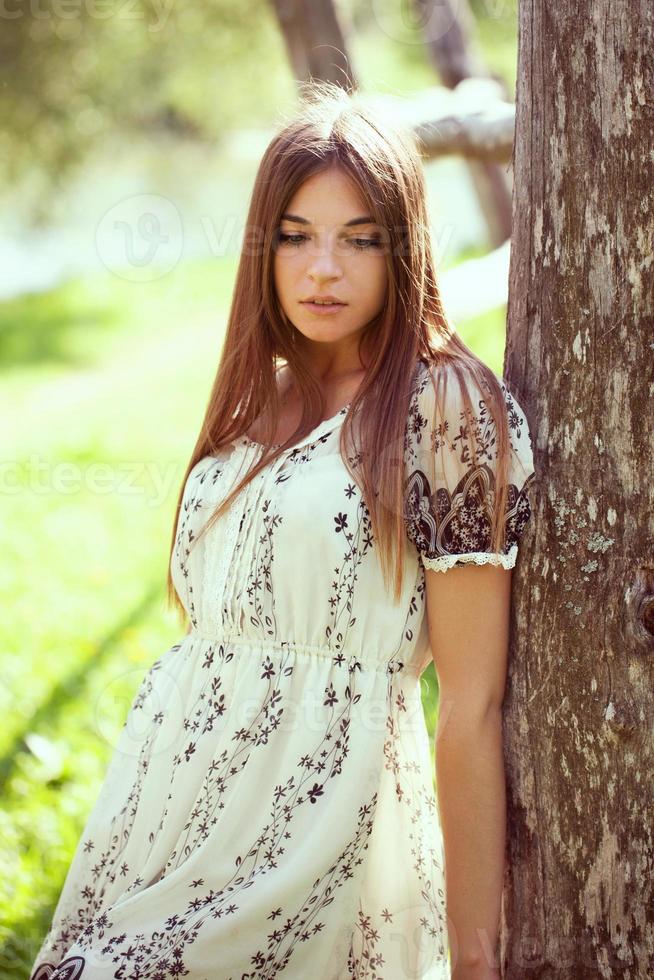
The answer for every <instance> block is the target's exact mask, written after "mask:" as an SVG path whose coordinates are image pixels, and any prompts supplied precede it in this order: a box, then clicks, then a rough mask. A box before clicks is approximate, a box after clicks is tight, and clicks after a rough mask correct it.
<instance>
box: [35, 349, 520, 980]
mask: <svg viewBox="0 0 654 980" xmlns="http://www.w3.org/2000/svg"><path fill="white" fill-rule="evenodd" d="M423 370H424V367H423V368H419V370H418V371H417V373H416V389H415V397H414V399H413V400H412V409H411V415H410V418H409V419H408V430H409V431H410V436H411V440H412V441H411V443H410V445H409V464H410V466H409V469H408V470H407V493H408V500H409V501H414V502H415V501H418V502H419V501H421V500H422V501H423V502H424V501H427V502H428V506H427V507H426V508H425V509H424V510H423V509H421V508H422V505H419V506H418V507H417V509H416V511H415V513H416V518H415V520H414V522H413V524H410V525H409V527H408V528H407V531H408V533H407V537H406V543H405V544H406V550H405V556H404V557H405V563H406V575H405V581H404V587H403V591H402V595H401V597H400V601H399V602H398V603H394V602H392V601H390V599H389V598H388V597H387V596H386V595H385V592H384V589H385V586H384V582H383V577H382V574H381V568H380V563H379V560H378V554H377V546H376V542H375V540H374V536H373V533H372V528H371V523H370V515H369V512H368V510H367V508H366V506H365V504H364V502H363V499H362V496H361V493H360V490H359V489H358V487H357V486H355V485H354V484H353V483H352V478H351V476H350V474H349V473H348V471H347V469H346V467H345V465H344V463H343V460H342V459H341V455H340V448H339V435H340V427H341V423H342V421H343V418H344V416H345V410H342V411H341V412H339V413H338V414H337V415H335V416H334V417H333V418H331V419H326V420H325V421H324V422H321V423H320V424H319V425H318V426H317V427H316V429H315V430H314V431H313V432H311V433H309V434H308V436H307V437H306V438H305V439H304V440H303V441H302V442H301V443H299V444H298V445H296V446H293V447H291V448H289V449H288V450H286V451H285V452H284V453H282V455H281V456H280V457H279V459H277V460H275V461H274V462H273V463H272V464H270V465H269V466H267V467H266V468H264V470H263V471H262V472H261V473H260V474H259V475H258V477H257V478H255V480H253V481H252V482H251V483H250V484H248V486H247V487H245V488H244V489H243V490H242V491H241V492H240V493H239V494H238V496H237V497H236V498H235V500H234V502H233V504H232V507H231V508H229V510H228V512H227V513H226V514H225V515H223V517H222V518H221V519H220V520H219V521H218V522H216V523H215V525H214V526H213V527H211V528H209V529H208V531H207V533H206V534H203V535H201V534H200V532H201V531H202V529H203V528H204V526H205V524H206V522H207V520H208V518H209V516H210V514H211V513H212V511H213V510H214V508H215V507H216V506H217V505H218V503H219V502H220V501H221V500H222V499H223V498H224V496H225V495H226V494H227V493H228V492H229V490H230V489H231V487H232V486H233V485H234V481H235V480H236V479H237V478H239V474H240V473H241V471H242V469H243V467H245V466H247V465H249V463H250V462H251V461H252V460H253V459H254V458H256V456H257V454H258V453H259V452H260V451H261V447H260V446H258V445H257V444H256V443H254V442H252V441H251V440H250V439H248V438H242V439H238V440H235V441H234V442H233V444H232V445H230V446H228V447H225V448H224V449H223V450H221V451H220V452H219V453H218V454H217V455H215V456H207V457H205V458H204V459H202V460H200V461H199V462H198V463H197V464H196V465H195V466H194V467H193V469H192V470H191V472H190V473H189V476H188V479H187V481H186V485H185V487H184V494H183V498H182V506H181V509H180V513H179V519H178V523H177V528H176V537H175V545H174V548H173V556H172V561H171V573H172V575H173V580H174V582H175V586H176V588H177V590H178V593H179V595H180V597H181V599H182V602H183V603H184V606H185V608H186V610H187V612H188V616H189V619H190V623H191V631H190V632H189V633H188V634H187V635H186V636H184V637H183V639H181V640H180V641H178V642H176V643H175V644H173V645H172V646H171V647H170V648H169V649H168V650H167V651H165V652H164V653H163V654H162V655H161V656H160V657H159V658H158V659H157V660H155V662H154V663H153V664H152V666H151V667H150V668H149V670H148V671H147V673H146V675H145V676H144V678H143V680H142V682H141V685H140V687H139V689H138V691H137V692H136V694H135V696H134V699H133V702H132V704H131V706H130V709H129V712H128V714H127V717H126V720H125V724H124V726H123V728H122V730H121V732H120V735H119V738H118V741H117V743H116V746H115V749H114V752H113V755H112V757H111V759H110V763H109V766H108V769H107V772H106V776H105V779H104V782H103V784H102V787H101V789H100V792H99V795H98V798H97V800H96V803H95V805H94V807H93V808H92V810H91V812H90V814H89V816H88V819H87V822H86V826H85V827H84V830H83V833H82V835H81V837H80V840H79V843H78V846H77V849H76V851H75V854H74V857H73V860H72V862H71V866H70V868H69V871H68V874H67V877H66V880H65V882H64V884H63V887H62V890H61V893H60V896H59V900H58V903H57V907H56V909H55V912H54V916H53V919H52V923H51V927H50V929H49V931H48V934H47V936H46V937H45V938H44V940H43V944H42V947H41V950H40V951H39V954H38V956H37V958H36V961H35V963H34V966H33V970H32V975H31V980H78V978H79V980H167V978H176V977H180V978H181V977H185V978H188V980H278V978H283V980H307V978H308V977H311V978H315V980H355V978H356V980H409V978H411V980H416V978H422V980H448V978H449V977H450V964H449V957H448V942H447V928H446V913H445V883H444V857H443V840H442V834H441V828H440V824H439V817H438V807H437V801H436V796H435V788H434V774H433V772H432V769H433V767H432V763H431V755H430V748H429V741H428V737H427V730H426V727H425V719H424V713H423V710H422V700H421V690H420V675H421V673H422V671H423V670H424V668H425V667H426V666H427V665H428V663H429V662H430V660H431V651H430V648H429V637H428V629H427V621H426V617H425V569H424V565H423V561H425V557H424V556H426V560H429V556H430V555H431V556H432V557H433V556H437V557H438V556H440V555H441V552H440V550H439V549H441V548H443V549H448V548H449V551H450V553H451V552H453V551H454V552H457V551H458V550H459V549H462V550H463V548H464V547H465V549H469V548H471V547H475V548H478V547H479V545H480V543H481V542H483V538H480V537H479V536H477V537H475V531H474V528H475V527H476V525H475V523H474V512H475V508H476V506H477V503H476V501H477V500H478V499H480V498H478V496H477V494H478V493H481V491H482V490H484V489H487V488H488V485H489V484H488V483H484V481H485V480H486V481H488V480H489V479H490V476H489V473H490V470H489V471H486V470H482V471H481V472H474V471H473V473H472V476H473V481H472V483H471V484H468V483H466V482H465V479H464V477H465V476H466V474H468V467H467V466H466V465H465V461H460V460H459V459H458V457H457V460H456V465H457V467H458V468H459V470H460V473H459V474H458V475H456V476H455V478H454V479H453V482H452V483H442V484H441V485H437V484H436V483H432V482H430V481H432V480H433V479H434V473H435V470H433V469H430V467H429V466H427V465H424V464H423V465H422V466H420V467H419V466H415V465H413V463H414V459H413V457H412V455H411V452H410V449H411V446H412V445H413V443H414V441H415V444H416V445H417V444H419V443H420V442H423V443H424V441H425V440H431V434H430V432H429V425H430V423H429V421H428V420H429V419H431V418H432V416H431V415H430V414H429V406H428V403H427V401H426V398H425V396H424V392H425V389H424V388H423V387H421V385H422V372H423ZM423 419H424V420H425V421H424V422H423ZM520 435H521V438H522V437H524V441H525V443H526V441H527V439H526V436H527V434H526V430H525V429H522V431H521V434H520ZM432 445H433V443H432ZM522 458H523V459H526V457H524V456H523V457H522ZM448 476H449V474H448ZM475 481H476V482H475ZM514 482H515V487H516V489H518V488H519V491H520V492H522V491H523V489H524V481H523V480H520V479H519V475H518V471H517V470H516V476H515V481H514ZM475 486H476V487H477V488H478V489H474V487H475ZM440 490H442V491H443V494H446V495H443V494H441V496H438V492H439V491H440ZM461 494H463V498H462V499H464V500H465V501H466V504H465V507H463V508H460V507H459V506H458V504H457V506H456V511H457V513H459V512H460V514H461V516H460V518H459V519H457V521H456V522H453V521H451V522H449V524H447V528H444V526H443V519H444V517H445V518H447V515H448V513H450V512H451V511H452V507H453V505H452V501H454V500H457V501H458V500H459V499H460V495H461ZM448 495H449V496H448ZM516 500H517V498H516ZM522 500H523V501H524V497H523V498H522ZM525 514H526V510H525V505H524V502H522V503H520V501H519V500H517V502H516V506H515V508H512V512H511V514H510V515H509V517H510V519H511V520H512V521H513V523H512V533H513V535H514V539H515V538H516V537H517V535H518V534H519V533H520V531H521V529H522V527H523V526H524V521H525V519H526V518H525ZM417 515H423V516H420V519H418V516H417ZM464 515H466V516H465V520H464ZM446 523H447V522H446Z"/></svg>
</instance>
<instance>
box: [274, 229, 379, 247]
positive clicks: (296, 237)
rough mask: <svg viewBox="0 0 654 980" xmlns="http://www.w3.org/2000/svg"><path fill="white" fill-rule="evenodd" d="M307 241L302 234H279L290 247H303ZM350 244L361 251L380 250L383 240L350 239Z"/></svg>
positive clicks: (281, 240) (281, 232)
mask: <svg viewBox="0 0 654 980" xmlns="http://www.w3.org/2000/svg"><path fill="white" fill-rule="evenodd" d="M306 240H307V238H306V235H300V234H297V233H296V234H288V233H285V232H283V231H280V233H279V241H280V242H285V243H286V244H288V245H301V244H302V242H305V241H306ZM347 241H348V243H349V244H351V245H354V247H355V248H358V249H360V250H361V251H366V250H367V249H369V248H378V247H379V246H380V245H381V239H379V238H349V239H348V240H347Z"/></svg>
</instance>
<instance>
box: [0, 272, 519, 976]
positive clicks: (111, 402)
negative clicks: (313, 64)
mask: <svg viewBox="0 0 654 980" xmlns="http://www.w3.org/2000/svg"><path fill="white" fill-rule="evenodd" d="M235 267H236V262H235V260H222V261H216V260H213V261H208V262H199V263H193V264H188V265H183V266H180V267H178V268H176V269H175V270H174V272H172V273H170V274H169V275H167V276H165V277H163V278H162V279H160V280H158V281H155V282H151V283H148V284H142V285H136V284H134V283H130V282H127V281H125V280H122V279H119V278H117V277H107V278H100V277H98V278H92V279H86V280H84V281H77V282H72V283H69V284H67V285H64V286H62V287H60V288H59V289H54V290H51V291H50V292H48V293H45V294H42V295H40V296H25V297H23V298H21V299H15V300H12V301H11V302H9V303H5V304H4V306H2V307H0V354H1V356H2V358H3V361H4V364H5V368H4V373H3V386H2V392H1V393H0V410H2V412H3V416H2V417H3V418H5V419H7V418H10V419H12V420H14V423H15V424H14V425H12V426H6V427H5V429H4V432H3V435H2V449H3V457H2V458H3V460H4V466H5V475H6V477H7V474H9V476H10V479H9V478H6V479H5V483H4V485H5V488H7V487H9V486H11V487H15V489H12V490H11V491H9V490H6V492H5V494H4V495H3V504H4V515H3V516H4V520H3V521H2V522H0V545H1V546H2V553H3V558H4V561H3V563H2V566H0V567H1V569H2V570H1V571H0V576H2V585H3V587H4V595H5V597H6V599H5V606H4V608H5V610H7V611H10V614H9V615H6V616H5V617H4V619H3V622H2V624H1V625H0V631H1V634H0V635H1V638H2V650H3V685H2V687H1V688H0V710H1V712H2V717H3V725H2V727H1V729H0V781H1V782H2V786H3V798H4V801H5V802H4V808H3V811H2V814H1V815H0V821H1V827H0V830H1V831H2V844H1V845H0V861H1V862H2V863H1V868H2V872H3V873H2V875H1V884H0V922H1V925H0V975H1V976H2V977H3V978H7V980H18V978H26V977H27V976H28V971H29V968H30V966H31V964H32V962H33V960H34V957H35V956H36V954H37V952H38V949H39V946H40V943H41V941H42V939H43V936H44V935H45V932H46V930H47V927H48V925H49V921H50V916H51V913H52V911H53V906H54V903H55V901H56V899H57V896H58V894H59V890H60V888H61V885H62V883H63V879H64V876H65V874H66V870H67V867H68V864H69V862H70V859H71V857H72V853H73V850H74V848H75V845H76V843H77V840H78V839H79V836H80V834H81V833H82V830H83V827H84V823H85V820H86V819H87V817H88V815H89V812H90V810H91V808H92V805H93V803H94V801H95V798H96V796H97V793H98V790H99V787H100V785H101V782H102V779H103V776H104V772H105V769H106V766H107V764H108V761H109V758H110V756H111V753H112V749H113V746H114V745H115V742H116V738H117V736H118V733H119V731H120V729H121V727H122V724H123V722H124V719H125V716H126V713H127V711H128V708H129V704H130V702H131V699H132V698H133V696H134V693H135V691H136V689H137V687H138V685H139V683H140V681H141V679H142V677H143V675H144V673H145V671H146V669H147V668H148V666H149V665H150V664H151V663H152V662H153V661H154V659H155V658H156V657H157V656H158V655H160V654H161V653H162V652H163V651H164V650H165V649H167V648H168V647H169V646H170V645H172V643H174V642H176V641H177V640H178V639H179V636H180V624H179V621H178V620H177V618H176V616H174V615H173V614H172V613H171V612H170V611H168V610H166V609H165V607H164V583H165V570H166V565H167V559H168V549H169V543H170V534H171V530H172V519H173V510H174V505H175V502H176V496H177V492H178V489H179V484H180V481H181V478H182V475H183V468H184V467H185V465H186V461H187V459H188V457H189V454H190V452H191V449H192V446H193V443H194V441H195V437H196V433H197V431H198V428H199V425H200V422H201V419H202V415H203V413H204V409H205V402H206V399H207V397H208V394H209V387H210V383H211V380H212V376H213V373H214V370H215V365H216V362H217V359H218V355H219V351H220V345H221V342H222V331H223V329H224V323H225V318H226V312H227V308H228V303H229V299H230V297H231V288H232V282H233V277H234V274H235ZM461 332H462V333H463V335H464V338H465V339H466V341H467V342H468V343H470V344H471V346H473V347H474V348H475V349H477V350H479V352H480V353H482V351H483V352H485V353H486V359H487V360H488V361H489V363H491V365H492V366H493V367H494V368H495V370H501V355H502V348H503V333H504V312H503V310H502V311H495V312H493V313H492V314H489V315H488V316H486V317H484V318H480V319H479V320H478V321H476V322H475V323H474V324H471V325H470V327H469V329H468V328H466V329H465V330H463V329H462V331H461ZM489 355H490V356H489ZM482 356H483V355H482ZM100 463H102V464H108V465H107V470H108V473H109V475H110V477H111V479H110V480H109V481H107V480H106V477H105V479H104V480H103V478H102V474H101V472H99V471H98V472H95V470H96V469H97V468H98V466H99V464H100ZM422 689H423V703H424V708H425V715H426V719H427V725H428V730H429V732H430V735H433V732H434V727H435V723H436V679H435V674H434V668H433V664H431V665H430V666H429V668H428V670H427V671H426V672H425V674H424V675H423V684H422Z"/></svg>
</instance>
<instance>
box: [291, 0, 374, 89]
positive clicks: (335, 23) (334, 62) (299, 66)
mask: <svg viewBox="0 0 654 980" xmlns="http://www.w3.org/2000/svg"><path fill="white" fill-rule="evenodd" d="M272 6H273V9H274V11H275V13H276V15H277V20H278V22H279V26H280V29H281V31H282V34H283V35H284V41H285V42H286V50H287V51H288V56H289V59H290V62H291V68H292V71H293V74H294V75H295V78H296V79H297V80H298V81H300V82H302V81H308V80H309V79H310V78H315V79H322V80H324V81H329V82H335V83H336V84H337V85H340V86H341V87H342V88H344V89H346V90H348V91H351V90H352V89H354V88H355V87H356V84H357V83H356V79H355V76H354V71H353V69H352V62H351V60H350V57H349V55H348V51H347V45H346V42H345V36H344V34H343V30H342V28H341V25H340V23H339V20H338V17H337V16H336V10H335V9H334V4H333V0H272Z"/></svg>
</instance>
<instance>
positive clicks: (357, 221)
mask: <svg viewBox="0 0 654 980" xmlns="http://www.w3.org/2000/svg"><path fill="white" fill-rule="evenodd" d="M284 219H285V220H286V221H294V222H295V223H296V224H298V225H310V224H311V222H310V221H309V220H308V218H302V217H300V215H299V214H288V212H287V213H285V214H283V215H282V220H284ZM374 224H376V222H375V219H374V218H371V217H370V215H369V214H364V215H363V216H362V217H360V218H351V219H350V221H346V222H345V224H344V225H343V227H344V228H349V227H350V226H351V225H374Z"/></svg>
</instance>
